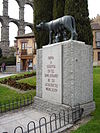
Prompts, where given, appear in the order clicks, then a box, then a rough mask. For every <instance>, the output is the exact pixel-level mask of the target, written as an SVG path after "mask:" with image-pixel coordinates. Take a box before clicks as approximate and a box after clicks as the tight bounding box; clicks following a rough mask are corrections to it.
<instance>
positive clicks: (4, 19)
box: [0, 0, 33, 56]
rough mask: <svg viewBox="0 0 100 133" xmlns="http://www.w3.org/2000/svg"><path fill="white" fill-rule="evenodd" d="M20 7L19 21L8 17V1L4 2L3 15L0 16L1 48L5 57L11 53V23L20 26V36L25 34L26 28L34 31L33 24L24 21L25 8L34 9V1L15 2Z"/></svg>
mask: <svg viewBox="0 0 100 133" xmlns="http://www.w3.org/2000/svg"><path fill="white" fill-rule="evenodd" d="M15 1H16V2H17V3H18V5H19V19H18V20H17V19H14V18H10V17H9V15H8V0H3V15H2V16H0V22H1V25H2V27H1V41H0V48H1V49H2V53H3V55H4V56H7V55H8V53H9V23H10V22H13V23H15V24H16V25H17V26H18V35H22V34H24V33H25V27H26V26H29V27H30V28H31V29H32V30H33V24H32V23H28V22H25V21H24V7H25V4H29V5H30V6H31V7H32V8H33V0H15Z"/></svg>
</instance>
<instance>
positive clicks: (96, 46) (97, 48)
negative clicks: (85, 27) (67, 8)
mask: <svg viewBox="0 0 100 133" xmlns="http://www.w3.org/2000/svg"><path fill="white" fill-rule="evenodd" d="M91 27H92V33H93V65H94V66H100V16H99V15H97V17H96V18H94V19H93V20H92V22H91Z"/></svg>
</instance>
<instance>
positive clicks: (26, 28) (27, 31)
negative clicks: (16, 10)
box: [25, 26, 32, 34]
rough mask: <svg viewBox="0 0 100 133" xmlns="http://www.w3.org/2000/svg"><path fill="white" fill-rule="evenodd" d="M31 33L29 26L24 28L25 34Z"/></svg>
mask: <svg viewBox="0 0 100 133" xmlns="http://www.w3.org/2000/svg"><path fill="white" fill-rule="evenodd" d="M31 32H32V28H31V27H30V26H25V34H27V33H31Z"/></svg>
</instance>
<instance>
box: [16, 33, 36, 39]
mask: <svg viewBox="0 0 100 133" xmlns="http://www.w3.org/2000/svg"><path fill="white" fill-rule="evenodd" d="M27 37H28V38H31V37H34V33H33V32H31V33H28V34H23V35H19V36H17V37H15V38H16V39H18V38H27Z"/></svg>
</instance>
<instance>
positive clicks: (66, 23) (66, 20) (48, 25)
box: [36, 16, 77, 44]
mask: <svg viewBox="0 0 100 133" xmlns="http://www.w3.org/2000/svg"><path fill="white" fill-rule="evenodd" d="M36 28H37V29H38V30H48V31H49V44H51V43H53V42H59V37H60V36H61V34H62V36H63V40H64V41H65V40H67V34H66V29H67V30H69V31H70V32H71V38H70V39H71V40H77V33H76V26H75V19H74V17H72V16H63V17H61V18H58V19H56V20H52V21H50V22H41V23H40V24H38V25H36ZM53 35H54V36H55V39H54V40H53Z"/></svg>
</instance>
